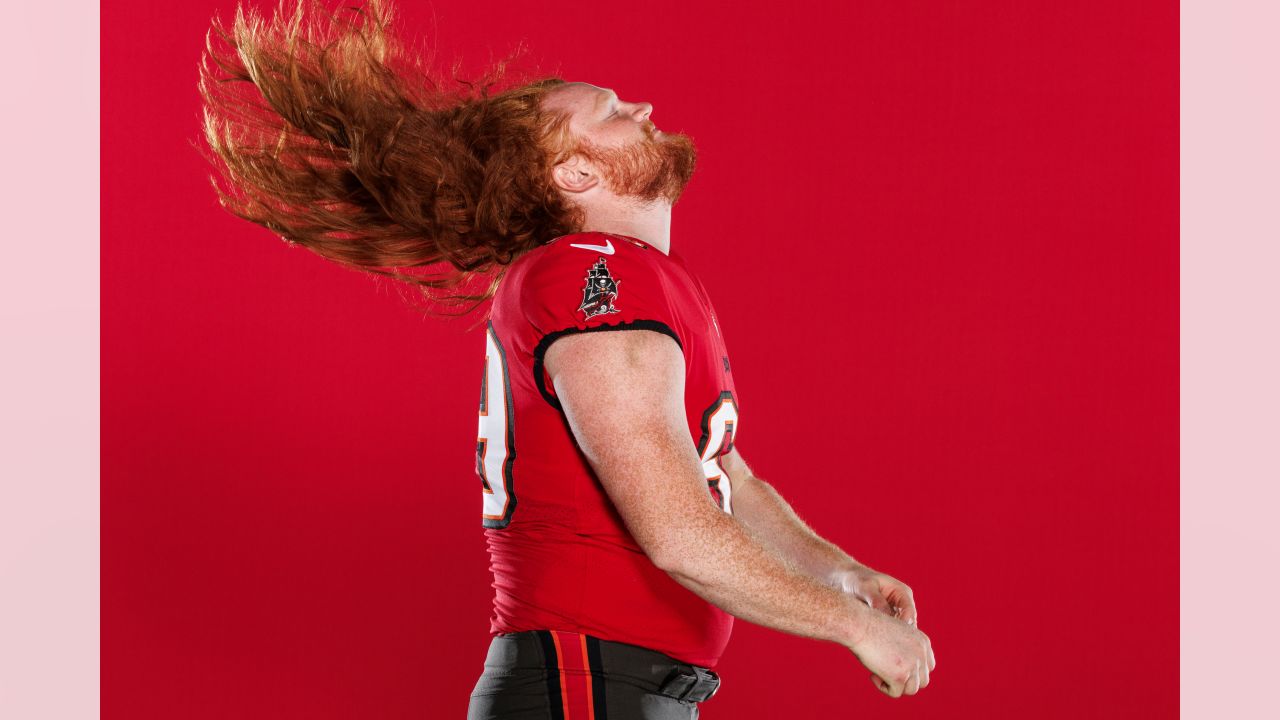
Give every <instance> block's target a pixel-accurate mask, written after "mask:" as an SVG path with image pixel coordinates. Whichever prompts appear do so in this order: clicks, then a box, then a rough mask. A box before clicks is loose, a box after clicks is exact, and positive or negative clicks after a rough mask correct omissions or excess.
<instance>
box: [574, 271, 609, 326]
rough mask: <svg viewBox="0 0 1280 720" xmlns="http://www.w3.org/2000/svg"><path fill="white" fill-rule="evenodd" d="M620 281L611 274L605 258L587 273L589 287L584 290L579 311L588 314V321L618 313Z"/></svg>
mask: <svg viewBox="0 0 1280 720" xmlns="http://www.w3.org/2000/svg"><path fill="white" fill-rule="evenodd" d="M617 302H618V281H617V280H614V279H613V276H612V275H610V274H609V267H608V266H607V265H605V262H604V258H600V259H599V260H598V261H596V264H595V265H594V266H592V268H591V269H590V270H588V271H587V285H586V287H584V288H582V304H581V305H579V306H578V309H579V310H581V311H582V312H583V313H585V314H586V316H587V317H586V319H587V320H590V319H591V318H593V317H595V316H597V315H607V314H609V313H616V312H618V306H617V304H616V303H617Z"/></svg>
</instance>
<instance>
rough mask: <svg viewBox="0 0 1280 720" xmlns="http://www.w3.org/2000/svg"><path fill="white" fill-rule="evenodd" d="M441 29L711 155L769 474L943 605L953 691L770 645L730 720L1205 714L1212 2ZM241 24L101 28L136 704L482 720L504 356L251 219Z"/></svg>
mask: <svg viewBox="0 0 1280 720" xmlns="http://www.w3.org/2000/svg"><path fill="white" fill-rule="evenodd" d="M403 4H404V7H403V8H402V9H403V19H404V21H405V23H404V26H403V27H405V28H407V29H408V30H409V33H410V34H412V35H416V36H419V37H424V36H425V37H426V38H427V39H428V40H432V41H433V42H437V43H438V46H439V47H440V50H441V57H442V58H443V59H445V60H448V59H450V58H452V57H453V56H454V55H460V56H463V57H466V58H469V59H470V60H469V62H470V63H471V65H472V66H473V67H474V66H476V65H477V64H478V63H479V62H483V61H484V60H485V59H487V58H488V57H490V55H491V54H496V55H501V54H503V53H505V52H506V51H508V50H509V49H510V48H511V47H513V46H514V44H515V43H516V42H517V41H519V40H521V39H524V40H527V41H528V44H529V46H530V47H531V48H532V50H533V53H532V56H533V57H534V58H538V59H540V60H541V61H542V63H543V66H544V67H545V68H547V69H549V70H555V69H557V68H558V70H559V74H560V75H561V76H563V77H566V78H569V79H582V80H587V81H590V82H593V83H595V84H598V85H602V86H605V87H612V88H614V89H616V90H618V92H619V93H620V94H621V95H622V97H623V98H625V99H632V100H639V99H645V100H649V101H651V102H653V103H654V105H655V111H654V114H653V119H654V120H655V121H656V122H657V124H658V126H659V127H660V128H663V129H666V130H683V131H684V132H687V133H689V134H690V135H691V136H692V137H693V138H694V139H695V140H696V141H697V143H698V145H699V149H700V161H699V169H698V172H697V174H696V175H695V178H694V180H693V182H692V184H691V185H690V187H689V189H688V191H687V193H686V196H685V198H684V199H682V201H681V202H680V204H679V205H678V207H677V212H676V214H675V222H674V243H675V245H676V246H677V247H678V249H679V251H680V252H681V253H682V254H684V255H685V257H686V258H687V259H688V260H689V262H690V264H691V266H692V267H693V268H694V269H695V270H696V271H698V272H700V274H701V277H702V278H703V281H704V283H705V284H706V285H707V287H708V289H709V290H710V292H711V294H712V297H713V299H714V300H715V302H716V304H717V309H718V311H719V314H720V318H721V323H722V327H723V330H724V333H725V337H726V341H727V343H728V345H729V351H730V353H731V355H732V359H733V363H734V374H735V378H736V381H737V383H738V388H739V394H740V404H741V408H742V412H743V416H744V420H745V423H744V426H743V428H744V430H745V432H743V433H742V435H741V437H740V438H739V443H740V444H739V447H740V448H741V450H742V452H743V455H744V457H746V458H747V459H748V461H749V462H750V463H751V464H752V465H753V466H754V468H755V469H756V470H757V472H758V473H759V474H760V475H762V476H763V477H765V478H766V479H768V480H770V481H771V482H773V483H774V484H775V485H776V486H777V487H778V488H779V489H780V490H781V491H782V492H783V493H784V494H785V495H786V496H787V497H788V498H789V499H790V500H791V502H792V504H793V505H794V506H795V507H796V508H797V509H798V510H799V512H800V513H801V514H802V515H803V516H804V517H805V518H806V519H807V520H809V521H810V522H811V524H813V525H814V526H815V527H816V528H817V529H818V530H819V532H821V533H823V534H825V535H826V536H827V537H829V538H831V539H832V540H834V541H836V542H837V543H839V544H840V545H841V546H843V547H845V548H846V549H847V550H849V551H850V552H851V553H853V554H854V555H855V556H856V557H858V558H860V559H862V560H864V561H865V562H867V563H869V564H871V565H873V566H874V567H877V568H880V569H883V570H884V571H886V572H889V573H891V574H893V575H895V576H897V577H900V578H902V579H903V580H905V581H906V582H908V583H909V584H911V585H912V586H913V587H914V588H915V590H916V594H917V598H918V600H919V603H920V609H921V620H922V622H921V626H922V628H923V629H924V630H925V631H926V632H928V633H929V634H930V636H931V637H932V638H933V640H934V646H935V648H936V651H937V655H938V661H939V666H938V670H937V672H936V674H935V675H934V678H933V683H932V684H931V685H930V687H929V688H927V689H926V690H925V691H924V692H922V693H921V694H920V695H919V696H917V697H914V698H909V699H904V700H898V701H891V700H888V699H886V698H884V697H883V696H881V695H880V694H879V693H878V692H876V691H875V689H874V688H873V687H872V685H871V683H870V682H869V681H868V679H867V673H866V671H864V670H863V669H862V668H861V667H860V666H859V665H858V664H857V662H856V661H855V659H854V658H853V657H852V656H851V655H850V654H849V653H848V652H847V651H845V650H843V649H842V648H840V647H837V646H835V645H829V644H822V643H817V642H814V641H809V640H803V639H800V638H795V637H790V636H784V635H781V634H778V633H774V632H772V631H767V630H764V629H762V628H759V627H755V626H750V625H748V624H747V623H739V624H738V628H737V631H736V633H735V635H734V639H733V641H732V642H731V643H730V645H729V649H728V652H727V655H726V657H725V659H724V661H723V663H722V665H721V667H720V669H721V670H722V672H723V675H724V678H725V681H724V687H723V690H722V692H721V694H720V695H719V696H717V697H716V698H715V699H714V700H712V701H710V702H709V703H707V704H706V705H705V706H704V708H703V710H704V712H703V715H704V717H707V718H780V717H858V716H864V715H865V714H867V713H873V714H874V716H875V717H884V718H891V717H904V718H906V717H948V718H957V717H983V718H990V717H1002V718H1007V717H1042V718H1059V717H1060V718H1080V717H1096V718H1101V717H1117V718H1118V717H1133V716H1138V715H1141V716H1143V717H1171V716H1173V714H1174V713H1175V712H1176V710H1175V702H1176V690H1177V682H1178V676H1177V624H1176V623H1177V616H1178V606H1177V600H1176V583H1177V573H1178V570H1177V565H1176V561H1177V526H1176V522H1177V503H1178V500H1177V494H1176V482H1177V466H1176V460H1177V447H1178V446H1177V442H1178V434H1177V433H1178V425H1177V422H1178V415H1177V381H1178V359H1177V341H1178V305H1177V303H1178V297H1177V282H1178V256H1177V227H1176V225H1175V223H1176V218H1177V201H1178V195H1177V192H1178V190H1177V159H1178V158H1177V144H1176V143H1177V134H1178V119H1177V117H1178V116H1177V111H1178V108H1177V99H1178V65H1177V62H1178V58H1177V39H1178V34H1177V33H1178V14H1177V13H1178V8H1177V4H1176V3H1172V2H1138V3H1113V2H1077V3H1027V2H1019V1H1016V0H1002V1H999V2H995V1H992V2H977V3H933V2H896V3H843V2H832V3H802V2H788V3H768V4H763V3H738V4H733V5H723V4H719V3H716V4H714V5H712V4H705V5H691V6H686V5H683V4H681V3H675V2H645V3H635V2H629V3H616V4H609V3H600V2H560V3H536V4H533V3H530V4H528V5H524V4H520V5H515V4H510V5H509V6H508V5H507V4H492V3H482V2H437V3H434V4H430V5H428V4H425V3H416V2H404V3H403ZM231 7H232V4H231V3H230V2H221V1H219V2H183V3H167V4H163V5H156V4H154V3H141V2H131V3H125V2H109V3H106V4H105V7H104V13H103V23H102V28H103V37H102V40H103V50H102V55H103V95H102V116H103V117H102V122H103V127H102V130H103V150H102V161H103V211H102V213H103V245H104V250H105V252H104V253H103V261H102V268H103V290H102V300H103V305H102V309H103V316H102V323H103V360H102V379H103V409H102V413H103V417H102V420H103V423H102V427H103V430H102V432H103V446H102V447H103V449H102V454H103V457H102V460H103V489H104V494H103V502H102V508H103V529H102V534H103V549H102V561H103V571H104V580H103V589H102V604H103V608H102V609H103V631H102V632H103V670H102V679H103V708H104V715H105V716H106V717H111V718H137V719H140V718H179V717H180V718H228V717H236V718H346V717H369V718H410V717H413V718H422V717H441V718H451V717H462V716H463V714H464V709H465V707H466V703H467V695H468V693H469V692H470V690H471V687H472V685H473V683H474V682H475V679H476V677H477V675H478V673H479V671H480V669H481V663H482V660H483V657H484V652H485V648H486V645H487V630H488V618H489V599H490V592H491V590H490V588H489V584H488V583H489V574H488V570H487V556H486V554H485V550H484V543H483V535H482V531H481V528H480V522H479V512H480V493H479V482H478V480H477V478H476V477H475V475H474V472H473V466H474V457H473V452H474V448H475V413H476V402H477V393H478V392H479V388H478V383H479V380H480V372H481V366H482V362H483V336H482V335H481V334H480V333H479V332H478V331H469V330H468V329H467V327H468V325H469V323H467V322H453V323H443V322H437V321H424V320H422V319H420V318H419V317H418V316H416V315H415V314H414V313H413V311H412V310H410V309H409V308H408V307H407V306H405V305H404V304H403V303H402V301H401V300H400V299H399V298H398V297H397V295H396V293H394V292H392V291H391V290H390V289H388V288H386V287H385V285H379V284H377V283H375V282H374V281H372V280H371V279H368V278H366V277H364V276H361V275H359V274H356V273H353V272H349V271H346V270H343V269H340V268H338V267H336V266H333V265H330V264H328V263H325V262H324V261H322V260H320V259H319V258H317V257H315V256H312V255H310V254H309V253H307V252H305V251H303V250H301V249H289V248H288V247H286V246H285V245H284V244H283V243H281V242H280V241H279V240H277V239H276V238H275V237H274V236H272V235H271V234H270V233H268V232H267V231H266V230H263V229H260V228H257V227H256V226H252V225H248V224H246V223H243V222H241V221H239V220H236V219H235V218H233V217H231V216H230V215H228V214H226V213H225V212H223V211H222V210H221V209H220V208H218V207H217V205H216V202H215V199H214V195H213V192H212V190H211V189H210V188H209V186H208V181H207V175H208V168H207V166H206V165H205V164H204V160H203V159H202V158H201V157H200V156H199V155H198V153H197V152H196V151H195V150H194V149H193V148H192V146H191V145H190V142H191V141H192V140H194V139H195V138H197V137H198V124H199V118H200V116H199V103H198V99H197V95H196V90H195V80H196V64H197V61H198V58H199V52H200V48H201V43H202V40H203V34H204V32H205V30H206V28H207V26H208V22H209V19H210V17H211V16H212V14H213V12H214V11H215V10H219V11H221V12H222V13H223V14H224V15H225V14H227V12H229V10H230V8H231ZM433 38H434V40H433Z"/></svg>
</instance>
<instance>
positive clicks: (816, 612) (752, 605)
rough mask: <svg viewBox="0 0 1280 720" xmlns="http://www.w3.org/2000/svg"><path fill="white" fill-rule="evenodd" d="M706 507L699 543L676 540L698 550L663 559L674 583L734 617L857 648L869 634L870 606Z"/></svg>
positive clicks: (691, 538)
mask: <svg viewBox="0 0 1280 720" xmlns="http://www.w3.org/2000/svg"><path fill="white" fill-rule="evenodd" d="M708 508H709V510H708V512H706V513H705V514H704V517H702V518H699V520H700V522H699V523H697V525H698V526H700V527H699V530H698V532H697V535H699V536H701V538H698V539H695V538H693V537H690V538H686V539H685V540H683V541H681V540H679V539H674V538H673V540H675V544H678V545H684V546H686V547H696V548H697V550H696V551H694V552H689V553H686V554H682V555H681V556H679V558H678V559H676V560H670V559H667V560H664V562H663V563H662V564H661V566H662V567H663V568H664V569H665V570H666V571H667V572H668V574H670V575H671V577H672V578H674V579H675V580H676V581H677V582H679V583H680V584H681V585H684V586H685V587H687V588H689V589H690V590H692V591H693V592H694V593H696V594H698V595H699V596H701V597H702V598H704V599H705V600H707V601H708V602H711V603H712V604H714V605H716V606H717V607H719V608H721V609H723V610H724V611H726V612H728V613H729V614H731V615H733V616H735V617H739V618H742V619H744V620H747V621H750V622H753V623H756V624H758V625H763V626H765V627H769V628H772V629H775V630H781V631H783V632H788V633H791V634H794V635H801V636H804V637H811V638H817V639H821V640H830V641H833V642H838V643H840V644H842V645H845V646H846V647H852V646H853V645H854V644H856V642H857V641H858V639H859V638H860V637H861V635H862V633H863V632H864V630H865V627H864V617H865V613H866V611H867V608H866V605H864V604H862V603H861V602H859V601H857V600H856V599H854V598H852V597H850V596H849V595H847V594H845V593H843V592H840V591H839V590H838V589H837V588H835V587H832V586H831V585H829V584H826V583H824V582H820V581H818V580H817V579H815V578H814V577H812V576H811V575H810V574H809V573H807V572H803V571H801V570H800V569H799V568H796V567H794V566H792V565H791V564H790V563H788V562H787V561H786V560H785V559H783V558H781V557H779V556H778V555H777V554H776V553H775V552H773V551H772V550H771V549H769V548H768V547H766V546H765V545H763V544H762V543H761V542H760V540H759V539H758V538H757V537H756V536H754V535H753V534H752V533H751V532H749V531H748V530H747V528H746V527H745V526H744V525H743V524H742V523H741V522H740V521H738V520H736V519H735V518H733V517H732V516H730V515H727V514H725V513H723V512H721V511H719V510H717V509H714V508H711V507H710V506H708ZM691 535H692V533H691ZM704 539H705V541H704Z"/></svg>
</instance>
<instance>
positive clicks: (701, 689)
mask: <svg viewBox="0 0 1280 720" xmlns="http://www.w3.org/2000/svg"><path fill="white" fill-rule="evenodd" d="M719 689H720V676H719V675H717V674H716V673H715V671H714V670H708V669H706V668H701V667H698V666H696V665H679V666H677V667H675V668H673V669H672V670H671V674H670V675H668V676H667V679H666V680H664V681H663V682H662V685H661V686H660V687H659V688H658V692H659V693H661V694H662V695H666V696H667V697H670V698H675V699H676V700H688V701H692V702H702V701H703V700H706V699H708V698H710V697H711V696H712V695H715V694H716V691H717V690H719Z"/></svg>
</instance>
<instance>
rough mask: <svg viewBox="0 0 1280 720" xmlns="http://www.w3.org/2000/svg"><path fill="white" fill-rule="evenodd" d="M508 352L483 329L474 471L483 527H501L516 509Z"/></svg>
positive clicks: (513, 432)
mask: <svg viewBox="0 0 1280 720" xmlns="http://www.w3.org/2000/svg"><path fill="white" fill-rule="evenodd" d="M512 413H513V409H512V406H511V378H510V376H509V373H508V371H507V352H506V350H504V349H503V347H502V343H501V342H499V341H498V336H497V335H496V334H495V333H494V331H493V325H489V327H488V330H487V331H486V332H485V351H484V377H483V378H482V379H481V381H480V431H479V433H478V435H479V438H478V439H477V440H476V474H478V475H479V476H480V484H481V487H482V489H483V490H484V511H483V512H484V526H485V527H487V528H504V527H506V526H507V524H508V523H510V522H511V512H512V511H513V510H515V509H516V495H515V491H514V490H513V489H512V487H511V464H512V463H514V462H515V459H516V449H515V428H514V423H513V422H512V421H513V419H514V418H513V415H512Z"/></svg>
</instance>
